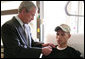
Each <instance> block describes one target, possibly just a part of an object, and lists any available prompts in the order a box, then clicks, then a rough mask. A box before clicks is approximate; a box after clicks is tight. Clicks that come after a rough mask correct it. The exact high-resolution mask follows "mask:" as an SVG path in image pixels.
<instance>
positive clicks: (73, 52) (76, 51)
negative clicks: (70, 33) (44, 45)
mask: <svg viewBox="0 0 85 59" xmlns="http://www.w3.org/2000/svg"><path fill="white" fill-rule="evenodd" d="M67 50H68V52H70V54H72V55H76V56H80V55H81V53H80V51H78V50H76V49H74V48H73V47H69V46H68V47H67Z"/></svg>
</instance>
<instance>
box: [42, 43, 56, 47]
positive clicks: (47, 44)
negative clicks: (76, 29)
mask: <svg viewBox="0 0 85 59" xmlns="http://www.w3.org/2000/svg"><path fill="white" fill-rule="evenodd" d="M42 46H43V47H46V46H51V47H53V48H55V45H54V44H52V43H46V44H42Z"/></svg>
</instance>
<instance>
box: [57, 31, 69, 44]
mask: <svg viewBox="0 0 85 59" xmlns="http://www.w3.org/2000/svg"><path fill="white" fill-rule="evenodd" d="M69 38H70V34H69V33H65V32H64V31H62V30H58V31H57V33H56V39H57V43H58V45H64V44H67V40H68V39H69Z"/></svg>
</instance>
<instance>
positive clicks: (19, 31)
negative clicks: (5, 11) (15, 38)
mask: <svg viewBox="0 0 85 59" xmlns="http://www.w3.org/2000/svg"><path fill="white" fill-rule="evenodd" d="M13 20H14V22H15V27H16V30H17V32H18V35H19V37H20V39H21V40H22V42H23V43H24V44H26V45H27V40H26V37H25V32H24V30H23V28H22V27H21V25H20V23H19V22H18V21H17V20H16V18H15V17H14V18H13Z"/></svg>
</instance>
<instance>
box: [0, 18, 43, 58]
mask: <svg viewBox="0 0 85 59" xmlns="http://www.w3.org/2000/svg"><path fill="white" fill-rule="evenodd" d="M1 36H2V42H3V46H4V57H5V58H39V56H40V53H41V48H39V47H42V45H41V43H38V42H34V41H33V39H32V48H30V47H29V46H28V45H27V41H26V39H25V35H24V30H23V29H22V27H21V25H20V23H19V22H18V21H17V20H16V18H15V17H13V18H12V20H10V21H8V22H6V23H5V24H4V25H3V26H2V28H1ZM28 43H29V42H28Z"/></svg>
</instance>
